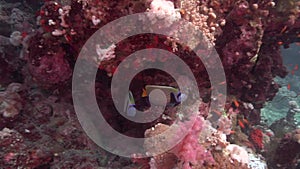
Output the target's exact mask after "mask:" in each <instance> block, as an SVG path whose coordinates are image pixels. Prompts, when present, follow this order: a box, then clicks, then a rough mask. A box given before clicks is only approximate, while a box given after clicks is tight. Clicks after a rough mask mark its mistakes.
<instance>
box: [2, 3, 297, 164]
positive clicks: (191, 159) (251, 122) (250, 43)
mask: <svg viewBox="0 0 300 169" xmlns="http://www.w3.org/2000/svg"><path fill="white" fill-rule="evenodd" d="M140 12H152V13H154V14H156V15H154V16H156V17H158V18H159V17H162V18H163V17H168V16H172V18H173V19H174V20H178V19H185V20H187V21H189V22H190V23H192V24H193V25H195V26H196V28H197V29H198V30H200V31H201V32H202V33H203V35H204V36H205V37H206V38H207V39H208V41H209V42H210V44H211V45H212V46H214V48H215V49H216V51H217V53H218V55H219V57H220V59H221V61H222V64H223V67H224V71H225V75H226V81H224V82H220V83H219V84H218V85H227V96H226V98H227V99H226V105H225V107H224V108H222V109H220V110H211V112H210V109H209V106H210V104H211V102H213V101H214V99H218V98H211V97H210V96H211V91H212V86H211V84H210V79H209V76H208V73H207V71H206V69H205V66H204V64H203V63H202V62H201V60H200V59H199V58H197V57H195V54H194V53H193V52H192V51H191V50H190V49H189V48H187V47H185V46H184V45H181V44H180V43H178V42H176V41H175V40H174V39H171V38H168V37H165V36H161V35H155V34H144V35H136V36H133V37H129V38H127V39H124V40H123V41H121V42H120V43H118V44H112V45H111V46H109V47H103V46H99V45H97V44H95V49H94V50H96V53H97V56H95V57H93V58H91V59H87V62H90V63H93V64H94V63H96V64H98V65H99V66H98V73H97V76H96V80H95V92H96V98H97V101H98V104H99V107H101V112H102V113H103V116H104V117H105V119H106V121H107V122H108V123H109V124H110V125H111V126H112V127H113V128H114V129H116V130H117V131H118V132H120V133H122V134H124V135H127V136H131V137H140V138H141V137H151V136H154V135H157V134H160V133H161V132H163V131H165V130H167V129H168V128H169V127H170V125H171V124H172V123H173V122H174V121H175V119H177V118H182V119H184V116H183V115H181V114H176V112H177V110H176V109H177V108H178V106H179V105H180V104H181V103H182V102H184V101H185V99H186V98H187V97H189V96H187V94H186V93H182V92H181V91H180V89H179V86H177V83H176V81H174V79H173V78H172V77H171V76H170V75H169V74H167V73H166V72H164V71H160V70H156V69H153V70H145V71H142V72H140V73H139V74H137V75H136V76H135V77H134V79H133V80H132V82H131V85H130V91H129V94H128V98H124V99H125V100H126V104H125V105H124V111H125V112H126V114H127V115H128V116H131V117H134V116H136V114H137V112H136V109H139V110H146V109H147V108H148V107H149V102H150V101H151V100H150V101H149V99H150V98H149V95H150V94H151V91H152V90H156V89H159V90H161V91H163V92H164V93H165V94H166V96H167V106H166V108H165V110H164V113H163V114H162V115H161V116H160V117H159V118H157V119H156V120H155V121H152V122H150V123H145V124H136V123H133V122H131V121H129V120H127V119H125V118H123V117H122V116H121V115H120V114H119V112H118V111H117V110H116V108H115V107H114V103H113V102H112V97H111V89H110V83H111V80H112V77H113V75H114V73H115V72H116V71H117V67H118V65H119V64H120V62H122V60H123V59H124V58H126V57H127V56H129V55H130V54H131V53H134V52H135V51H138V50H141V49H150V48H160V49H163V50H166V51H170V52H173V53H174V54H176V55H177V56H178V57H180V58H181V59H182V60H183V61H184V62H185V63H186V64H187V65H188V66H189V67H190V69H191V71H192V72H193V74H194V76H195V78H196V81H197V85H198V88H199V93H200V97H201V99H200V100H197V102H196V103H195V104H193V105H191V106H190V107H189V108H188V109H185V110H186V111H189V112H193V113H196V114H197V117H196V120H195V123H194V124H193V126H192V128H191V129H189V130H188V134H187V135H186V136H185V138H183V140H182V141H181V142H180V143H179V144H177V145H176V146H175V147H173V148H172V149H171V150H169V151H167V152H164V153H162V154H159V155H156V156H152V157H148V158H139V154H132V158H125V157H121V156H117V155H115V154H112V153H110V152H107V151H105V150H103V149H102V148H101V147H99V146H97V145H96V144H95V143H94V142H93V141H92V140H91V139H90V138H89V137H88V136H87V135H86V133H85V132H84V130H83V129H82V127H81V126H80V124H79V122H78V119H77V118H76V114H75V111H74V108H73V102H72V92H71V84H72V73H73V69H74V65H75V63H76V59H77V57H78V55H79V52H80V51H81V50H85V49H83V48H82V47H83V45H84V44H85V42H86V41H87V40H88V39H89V38H90V37H91V36H92V35H93V33H95V32H96V31H97V30H98V29H99V28H101V27H103V26H104V25H105V24H107V23H109V22H111V21H113V20H115V19H118V18H120V17H123V16H127V15H130V14H135V13H140ZM149 17H150V16H149ZM156 19H157V18H155V17H154V18H153V22H155V20H156ZM174 20H172V19H171V20H169V23H168V24H170V25H172V22H173V21H174ZM0 24H1V26H0V54H1V57H0V71H1V76H0V87H1V88H0V157H1V158H0V168H5V169H6V168H7V169H9V168H24V169H25V168H57V169H58V168H76V169H86V168H125V169H130V168H133V169H134V168H136V169H137V168H143V169H148V168H153V169H155V168H157V169H173V168H178V169H202V168H209V169H212V168H214V169H223V168H224V169H225V168H228V169H229V168H232V169H242V168H245V169H246V168H251V169H267V168H270V169H272V168H274V169H275V168H282V169H284V168H285V169H293V168H299V167H300V131H299V130H300V129H299V126H298V127H297V122H296V119H295V116H296V115H297V114H298V113H299V112H300V109H299V107H298V103H297V102H290V103H289V105H287V106H289V107H290V109H289V111H288V114H287V115H286V117H285V118H283V119H282V120H281V121H280V120H279V121H277V122H275V123H274V124H272V125H271V126H268V125H266V124H265V123H263V122H262V120H261V109H262V108H263V107H264V106H265V104H266V103H267V102H269V101H271V100H272V99H273V98H274V97H275V95H276V93H277V92H278V90H279V89H280V87H281V86H280V85H279V84H278V83H277V82H276V81H275V80H274V78H275V77H281V78H284V77H285V76H287V74H288V72H287V68H286V67H285V66H284V65H283V60H282V56H281V53H280V49H281V47H283V48H289V45H290V44H292V43H296V42H300V2H299V1H298V0H198V1H196V0H69V1H67V0H57V1H56V0H53V1H50V0H23V1H21V0H20V1H17V0H13V1H10V0H0ZM123 29H126V25H124V28H123ZM107 34H108V35H109V34H110V32H107ZM146 58H147V59H149V60H150V61H151V59H152V61H157V62H159V63H160V64H162V65H164V66H167V67H170V68H173V69H176V67H172V66H173V65H172V64H170V61H168V58H166V59H165V58H156V57H150V56H149V57H146ZM157 59H159V60H157ZM140 64H141V62H140V60H139V59H136V60H134V61H133V62H132V64H131V65H130V66H129V69H130V68H132V69H134V68H135V67H137V66H140ZM182 78H183V81H185V79H184V78H186V77H182ZM298 83H299V82H298ZM197 92H198V91H197ZM220 94H221V93H220ZM155 101H157V100H152V102H155ZM158 104H159V100H158ZM282 113H287V112H282ZM215 115H217V116H218V118H217V121H216V122H212V121H211V120H210V119H213V118H214V117H212V116H215ZM149 116H150V115H149ZM103 130H105V129H103ZM162 141H163V140H162ZM119 143H120V144H122V140H120V142H119ZM160 146H161V143H159V142H158V143H155V144H154V145H153V143H149V142H145V144H144V148H145V149H146V150H148V151H152V150H153V149H159V148H161V147H160Z"/></svg>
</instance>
